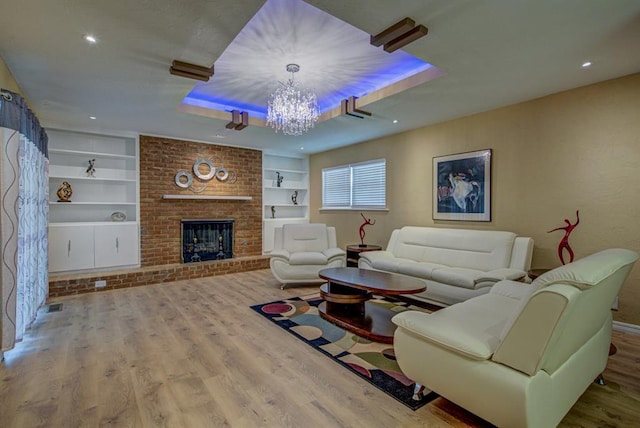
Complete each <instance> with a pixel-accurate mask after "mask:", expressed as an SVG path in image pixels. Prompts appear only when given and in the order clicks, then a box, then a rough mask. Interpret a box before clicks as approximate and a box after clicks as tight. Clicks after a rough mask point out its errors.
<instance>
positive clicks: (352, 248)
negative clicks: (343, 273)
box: [347, 244, 382, 267]
mask: <svg viewBox="0 0 640 428" xmlns="http://www.w3.org/2000/svg"><path fill="white" fill-rule="evenodd" d="M380 250H382V247H381V246H380V245H365V246H364V247H363V246H360V245H358V244H354V245H347V267H358V259H359V258H360V253H364V252H365V251H380Z"/></svg>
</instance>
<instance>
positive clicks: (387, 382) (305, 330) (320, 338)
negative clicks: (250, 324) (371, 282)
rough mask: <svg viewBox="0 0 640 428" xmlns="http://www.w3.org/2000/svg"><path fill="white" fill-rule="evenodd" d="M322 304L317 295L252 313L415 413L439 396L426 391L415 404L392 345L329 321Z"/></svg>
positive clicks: (401, 306) (378, 300)
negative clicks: (273, 324) (323, 312)
mask: <svg viewBox="0 0 640 428" xmlns="http://www.w3.org/2000/svg"><path fill="white" fill-rule="evenodd" d="M322 301H323V300H322V298H321V297H320V295H319V294H318V293H315V294H311V295H308V296H301V297H293V298H290V299H285V300H279V301H275V302H269V303H263V304H260V305H254V306H251V309H253V310H254V311H256V312H257V313H259V314H260V315H262V316H264V317H265V318H267V319H269V320H271V321H273V322H274V323H276V324H277V325H278V326H280V327H282V328H283V329H285V330H287V331H288V332H289V333H292V334H293V335H294V336H295V337H297V338H298V339H300V340H302V341H304V342H305V343H307V344H308V345H311V346H312V347H313V348H315V349H317V350H318V351H320V352H322V353H323V354H325V355H327V356H328V357H330V358H332V359H333V360H334V361H336V362H337V363H339V364H340V365H342V366H343V367H345V368H347V369H348V370H350V371H351V372H353V373H355V374H357V375H358V376H360V377H362V378H364V379H365V380H367V381H369V382H370V383H371V384H373V385H375V386H376V387H377V388H379V389H380V390H382V391H384V392H386V393H387V394H389V395H390V396H392V397H393V398H395V399H396V400H398V401H400V402H401V403H403V404H405V405H406V406H407V407H410V408H411V409H413V410H417V409H419V408H420V407H422V406H423V405H425V404H426V403H428V402H429V401H431V400H433V399H434V398H436V397H437V396H438V395H437V394H436V393H435V392H432V391H429V390H426V391H425V393H424V396H423V398H422V399H421V400H414V399H413V398H412V397H413V388H414V385H415V382H413V381H412V380H411V379H409V378H407V377H406V376H405V375H404V374H403V373H402V370H400V367H399V366H398V363H397V362H396V359H395V354H394V351H393V345H389V344H384V343H377V342H373V341H371V340H369V339H364V338H362V337H359V336H357V335H356V334H354V333H350V332H348V331H345V330H344V329H342V328H340V327H338V326H336V325H334V324H332V323H330V322H328V321H326V320H325V319H323V318H322V317H320V315H319V313H318V305H319V304H320V303H321V302H322ZM370 302H371V303H374V304H378V305H384V306H385V307H387V308H388V309H391V310H392V311H395V312H402V311H406V310H409V309H414V310H423V311H424V309H421V308H417V307H413V306H411V305H409V304H407V303H405V302H402V301H398V300H394V299H391V298H388V297H382V296H375V297H374V299H372V300H370Z"/></svg>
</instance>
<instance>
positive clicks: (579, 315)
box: [393, 249, 638, 428]
mask: <svg viewBox="0 0 640 428" xmlns="http://www.w3.org/2000/svg"><path fill="white" fill-rule="evenodd" d="M637 259H638V254H636V253H635V252H633V251H629V250H624V249H610V250H605V251H601V252H599V253H596V254H593V255H591V256H588V257H585V258H583V259H580V260H578V261H576V262H574V263H571V264H568V265H565V266H562V267H560V268H557V269H554V270H552V271H550V272H547V273H545V274H544V275H541V276H540V277H538V278H537V279H536V280H535V281H533V283H532V284H525V283H521V282H515V281H501V282H499V283H497V284H496V285H495V286H493V287H492V288H491V292H490V293H489V294H485V295H482V296H479V297H475V298H473V299H470V300H467V301H465V302H463V303H458V304H455V305H452V306H449V307H447V308H444V309H442V310H439V311H437V312H434V313H432V314H425V313H423V312H417V311H407V312H403V313H400V314H398V315H396V316H395V317H394V318H393V322H394V323H395V324H396V325H397V326H398V328H397V329H396V332H395V336H394V349H395V354H396V358H397V361H398V364H399V365H400V368H401V369H402V371H403V372H404V374H405V375H406V376H407V377H409V378H410V379H413V380H415V381H416V382H419V383H421V384H423V385H424V386H426V387H427V388H429V389H431V390H433V391H435V392H437V393H438V394H440V395H441V396H443V397H445V398H447V399H448V400H450V401H453V402H454V403H456V404H458V405H460V406H461V407H463V408H465V409H467V410H469V411H471V412H473V413H475V414H477V415H478V416H480V417H482V418H484V419H486V420H488V421H489V422H491V423H493V424H495V425H497V426H500V427H545V428H546V427H554V426H556V425H557V424H558V423H559V422H560V421H561V420H562V418H563V417H564V416H565V415H566V413H567V412H568V411H569V410H570V409H571V407H572V406H573V405H574V403H575V402H576V401H577V400H578V398H579V397H580V395H581V394H582V393H583V392H584V391H585V390H586V389H587V387H588V386H589V384H590V383H591V382H593V380H594V379H595V378H596V377H598V375H599V374H600V373H602V371H603V370H604V368H605V366H606V364H607V358H608V352H609V344H610V342H611V329H612V317H611V305H612V303H613V301H614V299H615V297H616V295H617V294H618V292H619V290H620V287H621V286H622V284H623V282H624V280H625V278H626V277H627V275H628V274H629V271H630V270H631V268H632V266H633V264H634V263H635V261H636V260H637Z"/></svg>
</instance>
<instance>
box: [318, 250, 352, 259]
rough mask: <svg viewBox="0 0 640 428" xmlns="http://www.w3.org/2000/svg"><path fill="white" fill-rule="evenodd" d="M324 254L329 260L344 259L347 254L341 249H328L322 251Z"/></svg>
mask: <svg viewBox="0 0 640 428" xmlns="http://www.w3.org/2000/svg"><path fill="white" fill-rule="evenodd" d="M322 254H324V255H325V256H326V257H327V259H332V258H334V257H342V256H344V255H346V254H347V253H346V252H345V251H344V250H343V249H341V248H327V249H326V250H322Z"/></svg>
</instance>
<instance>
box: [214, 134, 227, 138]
mask: <svg viewBox="0 0 640 428" xmlns="http://www.w3.org/2000/svg"><path fill="white" fill-rule="evenodd" d="M213 138H227V137H226V135H222V134H216V135H214V136H213Z"/></svg>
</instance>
